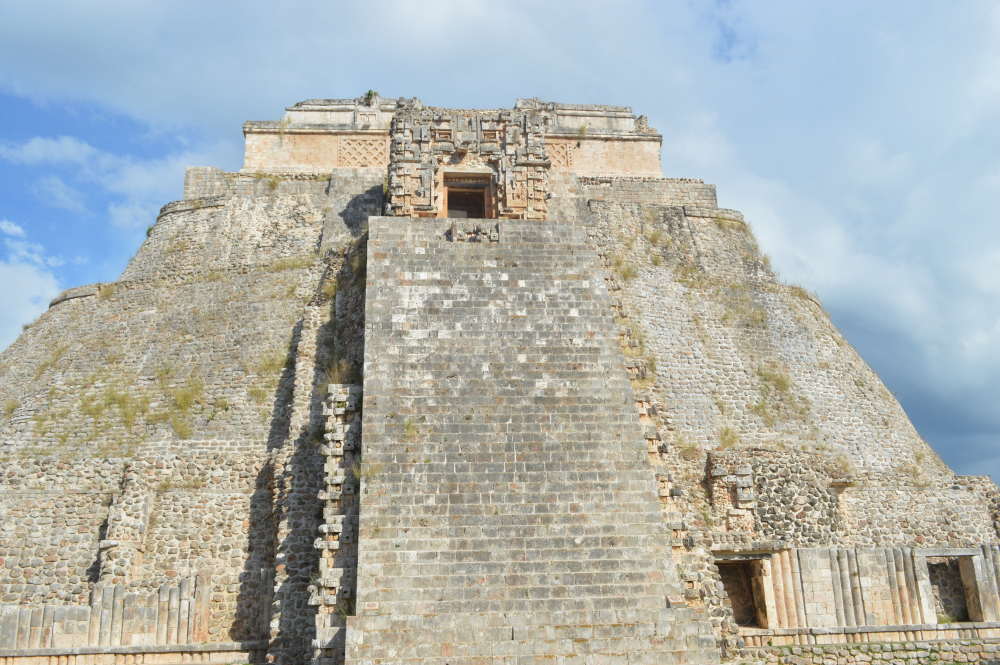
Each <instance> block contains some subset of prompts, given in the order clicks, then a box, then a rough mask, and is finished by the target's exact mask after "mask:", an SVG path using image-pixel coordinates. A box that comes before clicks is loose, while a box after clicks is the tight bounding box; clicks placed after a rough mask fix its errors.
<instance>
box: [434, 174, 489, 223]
mask: <svg viewBox="0 0 1000 665" xmlns="http://www.w3.org/2000/svg"><path fill="white" fill-rule="evenodd" d="M444 190H445V196H444V203H445V210H444V213H445V215H446V216H447V217H452V218H459V219H464V218H472V219H493V218H494V217H496V210H494V205H493V187H492V180H491V178H490V176H489V175H487V174H480V173H449V174H446V175H445V177H444Z"/></svg>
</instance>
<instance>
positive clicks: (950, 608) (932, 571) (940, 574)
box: [927, 556, 972, 623]
mask: <svg viewBox="0 0 1000 665" xmlns="http://www.w3.org/2000/svg"><path fill="white" fill-rule="evenodd" d="M966 558H968V559H969V563H970V564H971V563H972V561H971V557H957V556H950V557H944V556H942V557H928V558H927V573H928V575H929V577H930V581H931V593H932V594H933V595H934V611H935V612H936V613H937V621H938V623H955V622H959V621H970V620H971V614H972V613H971V612H970V611H969V595H970V593H969V585H968V584H966V583H965V580H964V579H963V577H965V576H963V574H962V559H966Z"/></svg>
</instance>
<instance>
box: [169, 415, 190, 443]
mask: <svg viewBox="0 0 1000 665" xmlns="http://www.w3.org/2000/svg"><path fill="white" fill-rule="evenodd" d="M170 427H171V429H173V430H174V434H176V435H177V438H179V439H190V438H191V435H192V434H193V429H194V428H193V427H192V426H191V421H189V420H188V419H187V417H186V416H185V415H184V414H181V413H173V414H171V415H170Z"/></svg>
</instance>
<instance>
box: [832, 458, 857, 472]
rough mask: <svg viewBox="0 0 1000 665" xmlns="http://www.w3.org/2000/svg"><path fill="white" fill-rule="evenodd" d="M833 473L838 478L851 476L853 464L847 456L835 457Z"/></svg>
mask: <svg viewBox="0 0 1000 665" xmlns="http://www.w3.org/2000/svg"><path fill="white" fill-rule="evenodd" d="M832 467H833V472H834V473H835V474H836V475H838V476H853V475H854V462H852V461H851V458H850V457H848V456H847V455H844V454H841V455H837V456H836V457H835V458H834V459H833V463H832Z"/></svg>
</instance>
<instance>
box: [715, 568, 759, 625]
mask: <svg viewBox="0 0 1000 665" xmlns="http://www.w3.org/2000/svg"><path fill="white" fill-rule="evenodd" d="M716 564H717V565H718V566H719V575H720V576H721V577H722V586H723V588H724V589H725V591H726V595H727V596H728V597H729V603H730V604H731V605H732V606H733V620H735V621H736V624H737V625H739V626H746V627H752V628H765V627H767V619H766V610H765V608H764V602H763V598H761V590H760V588H757V587H759V586H760V585H759V584H755V583H754V582H755V579H754V578H759V577H760V565H761V563H760V562H759V561H717V562H716Z"/></svg>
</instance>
